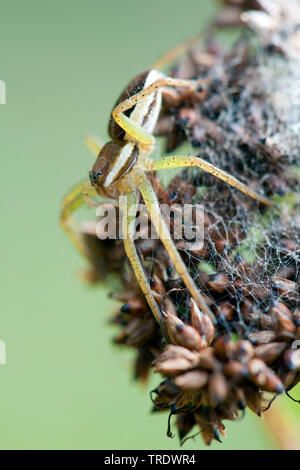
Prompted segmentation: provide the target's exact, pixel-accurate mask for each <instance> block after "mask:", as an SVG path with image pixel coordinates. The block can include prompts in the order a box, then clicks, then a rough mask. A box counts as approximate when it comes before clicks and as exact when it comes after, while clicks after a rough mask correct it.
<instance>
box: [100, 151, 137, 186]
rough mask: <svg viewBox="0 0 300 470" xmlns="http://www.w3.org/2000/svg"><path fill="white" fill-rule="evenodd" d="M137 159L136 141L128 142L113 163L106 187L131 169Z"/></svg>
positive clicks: (105, 183) (106, 180)
mask: <svg viewBox="0 0 300 470" xmlns="http://www.w3.org/2000/svg"><path fill="white" fill-rule="evenodd" d="M136 159H137V149H136V145H135V144H134V143H128V144H126V145H124V147H123V148H122V150H121V152H120V154H119V155H118V158H117V159H116V160H115V161H114V163H113V164H112V166H111V168H110V171H109V172H108V173H107V176H106V179H105V182H104V184H103V186H105V187H106V188H107V187H108V186H110V185H111V184H113V183H114V182H115V181H117V180H118V179H119V178H121V176H123V175H124V174H125V173H126V172H127V171H129V170H130V169H131V167H132V165H133V164H134V163H135V161H136Z"/></svg>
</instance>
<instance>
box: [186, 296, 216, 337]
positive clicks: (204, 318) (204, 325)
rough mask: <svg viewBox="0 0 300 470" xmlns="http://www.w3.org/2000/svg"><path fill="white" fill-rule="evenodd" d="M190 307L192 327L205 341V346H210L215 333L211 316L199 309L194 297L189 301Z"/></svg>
mask: <svg viewBox="0 0 300 470" xmlns="http://www.w3.org/2000/svg"><path fill="white" fill-rule="evenodd" d="M190 308H191V321H192V325H193V327H194V328H195V329H196V330H197V331H198V333H199V334H200V335H201V337H202V338H203V339H204V340H205V341H206V344H207V346H210V344H211V342H212V340H213V338H214V334H215V327H214V324H213V322H212V320H211V318H210V317H209V316H208V315H206V314H205V313H204V312H202V311H201V310H200V309H199V307H198V306H197V304H196V302H195V301H194V299H191V301H190Z"/></svg>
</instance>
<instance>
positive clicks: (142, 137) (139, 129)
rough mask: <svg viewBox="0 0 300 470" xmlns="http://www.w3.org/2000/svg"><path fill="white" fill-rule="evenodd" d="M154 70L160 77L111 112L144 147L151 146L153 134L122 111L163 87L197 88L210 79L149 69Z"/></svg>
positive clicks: (125, 129)
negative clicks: (179, 77) (172, 74)
mask: <svg viewBox="0 0 300 470" xmlns="http://www.w3.org/2000/svg"><path fill="white" fill-rule="evenodd" d="M155 72H156V73H157V75H158V76H159V75H160V78H158V79H157V80H155V81H154V82H153V83H151V84H149V85H148V86H146V87H145V88H143V89H142V90H141V91H140V92H139V93H136V94H135V95H133V96H131V97H130V98H128V99H126V100H124V101H122V102H121V103H119V104H118V105H117V106H116V107H115V109H114V110H113V112H112V117H113V119H114V120H115V121H116V123H117V124H118V125H119V126H120V127H121V128H122V129H123V130H124V131H125V132H126V133H127V135H128V136H129V137H130V138H131V139H133V140H135V141H136V142H138V143H140V144H142V145H144V146H145V147H147V146H149V147H150V148H152V147H153V145H154V142H155V139H154V137H153V135H152V134H151V133H150V132H148V131H147V130H146V129H145V124H142V123H138V122H135V120H133V119H132V118H131V117H128V116H126V115H125V114H124V113H125V112H126V111H128V110H129V109H131V108H133V107H134V106H135V105H136V104H138V103H141V102H143V100H145V99H146V98H147V97H148V96H149V95H151V94H155V93H158V92H160V90H161V89H162V88H163V87H167V86H168V87H188V88H197V87H198V86H200V85H201V84H203V83H206V82H208V81H210V79H203V80H183V79H178V78H172V77H165V76H162V75H161V73H160V72H157V71H155V70H152V71H150V73H155ZM148 112H150V114H151V109H148V110H146V113H145V114H146V115H147V113H148ZM157 117H158V115H157Z"/></svg>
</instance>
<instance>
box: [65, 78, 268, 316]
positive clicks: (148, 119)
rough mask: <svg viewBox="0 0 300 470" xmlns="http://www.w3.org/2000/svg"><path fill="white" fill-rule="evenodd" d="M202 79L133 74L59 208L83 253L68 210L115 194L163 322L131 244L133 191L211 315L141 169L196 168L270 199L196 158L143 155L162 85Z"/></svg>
mask: <svg viewBox="0 0 300 470" xmlns="http://www.w3.org/2000/svg"><path fill="white" fill-rule="evenodd" d="M204 81H207V80H205V79H204V80H183V79H177V78H171V77H168V76H166V75H164V74H163V73H162V72H160V71H158V70H156V69H151V70H148V71H146V72H144V73H142V74H140V75H138V76H137V77H135V78H134V79H133V80H132V81H131V82H130V83H129V85H128V86H127V88H126V89H125V90H124V91H123V93H122V94H121V96H120V97H119V99H118V100H117V102H116V105H115V107H114V109H113V111H112V115H111V120H110V122H109V128H108V130H109V135H110V138H111V141H110V142H108V143H107V144H106V145H104V146H103V148H100V146H98V144H97V142H96V141H91V143H92V146H93V148H94V150H97V153H98V157H97V159H96V161H95V163H94V165H93V167H92V169H91V171H90V173H89V175H90V181H89V182H85V183H81V184H80V185H78V186H77V187H76V188H75V189H73V190H72V191H71V192H70V193H69V194H68V195H67V196H66V198H65V200H64V203H63V208H62V213H61V223H62V226H63V228H64V230H65V231H66V232H67V234H68V235H69V236H70V237H71V239H72V241H73V242H74V243H75V245H76V246H77V247H78V249H79V250H80V251H81V252H82V253H83V254H85V249H84V245H83V243H82V240H81V237H80V233H79V230H78V229H77V228H76V225H75V224H74V222H73V219H72V217H71V215H72V213H73V212H74V211H75V210H76V209H77V208H78V207H80V206H81V205H82V204H84V203H85V202H87V200H88V198H90V197H91V196H92V195H93V194H98V195H100V196H104V197H108V198H111V199H118V198H119V208H120V211H121V213H122V215H123V217H122V220H123V242H124V247H125V251H126V254H127V257H128V259H129V261H130V263H131V266H132V269H133V271H134V273H135V276H136V278H137V281H138V283H139V285H140V288H141V290H142V292H143V293H144V295H145V297H146V299H147V302H148V304H149V307H150V309H151V311H152V312H153V315H154V317H155V318H156V320H157V321H158V322H159V323H161V322H162V321H163V314H162V312H161V311H160V308H159V306H158V304H157V303H156V300H155V298H154V296H153V295H152V292H151V288H150V285H149V282H148V279H147V277H146V275H145V272H144V269H143V266H142V263H141V261H140V259H139V256H138V253H137V251H136V248H135V243H134V221H135V216H132V215H130V214H132V213H136V210H135V208H136V205H137V202H138V196H139V194H140V195H141V196H142V198H143V200H144V203H145V206H146V209H147V211H148V214H149V216H150V219H151V221H152V223H153V226H154V227H155V230H156V231H157V234H158V236H159V238H160V240H161V242H162V243H163V245H164V247H165V249H166V250H167V252H168V255H169V256H170V259H171V261H172V263H173V265H174V268H175V269H176V271H177V273H178V274H179V275H180V276H181V278H182V280H183V282H184V284H185V285H186V287H187V289H188V291H189V293H190V295H191V296H192V298H193V299H194V300H195V302H196V303H197V304H198V306H199V308H201V309H202V311H204V312H205V313H206V314H207V315H209V316H210V318H211V319H212V320H213V321H215V319H214V315H213V313H212V311H211V309H210V308H209V306H208V305H207V304H206V302H205V300H204V297H203V296H202V294H201V292H200V290H199V288H198V286H197V285H196V284H195V282H194V280H193V279H192V277H191V276H190V274H189V272H188V270H187V267H186V265H185V264H184V262H183V261H182V259H181V256H180V254H179V252H178V250H177V248H176V246H175V244H174V242H173V240H172V238H171V236H170V232H169V229H168V227H167V224H166V223H165V220H164V219H163V217H162V214H161V210H160V205H159V202H158V199H157V196H156V193H155V191H154V189H153V187H152V185H151V183H150V181H149V179H148V177H147V173H148V172H153V171H157V170H168V169H173V168H183V167H198V168H200V169H202V170H204V171H205V172H208V173H211V174H213V175H215V176H216V177H217V178H219V179H221V180H223V181H225V182H226V183H228V184H230V185H231V186H233V187H235V188H237V189H238V190H240V191H242V192H243V193H245V194H247V195H248V196H250V197H252V198H254V199H256V200H258V201H260V202H262V203H264V204H267V205H271V204H272V202H271V201H270V200H268V199H266V198H265V197H263V196H260V195H259V194H257V193H255V192H254V191H253V190H251V189H250V188H249V187H248V186H246V185H245V184H243V183H242V182H240V181H239V180H238V179H236V178H235V177H234V176H231V175H229V174H228V173H226V172H225V171H223V170H221V169H219V168H217V167H215V166H213V165H212V164H211V163H209V162H207V161H206V160H203V159H202V158H200V157H196V156H178V155H173V156H166V157H164V158H159V159H158V160H153V159H152V158H150V157H149V155H150V154H151V153H152V151H153V149H154V147H155V139H154V136H153V131H154V128H155V125H156V122H157V120H158V116H159V112H160V109H161V103H162V99H163V96H164V92H165V91H166V89H167V88H168V87H175V91H176V87H188V88H191V89H194V90H195V89H196V90H197V88H198V87H199V86H201V84H203V82H204ZM120 196H126V197H120ZM91 204H92V203H91Z"/></svg>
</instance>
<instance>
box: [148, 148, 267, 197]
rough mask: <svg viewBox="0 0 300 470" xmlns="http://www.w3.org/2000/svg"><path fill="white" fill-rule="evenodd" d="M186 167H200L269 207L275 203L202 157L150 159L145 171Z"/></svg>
mask: <svg viewBox="0 0 300 470" xmlns="http://www.w3.org/2000/svg"><path fill="white" fill-rule="evenodd" d="M184 167H198V168H201V170H203V171H205V172H207V173H210V174H212V175H214V176H216V177H217V178H219V179H220V180H222V181H225V183H228V184H229V185H231V186H233V187H234V188H237V189H238V190H240V191H241V192H242V193H245V194H247V195H248V196H250V197H251V198H253V199H256V200H258V201H260V202H262V203H264V204H266V205H268V206H272V205H273V204H274V203H273V201H271V200H270V199H267V198H265V197H264V196H261V195H260V194H257V193H256V192H255V191H253V190H252V189H250V188H249V187H248V186H247V185H245V184H244V183H242V182H241V181H239V180H238V179H237V178H235V177H234V176H231V175H229V174H228V173H226V171H223V170H220V169H219V168H217V167H215V166H214V165H212V164H211V163H209V162H207V161H206V160H203V159H202V158H200V157H192V156H190V157H189V156H179V155H178V156H169V157H164V158H161V159H159V160H152V159H150V158H147V159H145V169H147V170H148V171H155V170H170V169H174V168H184Z"/></svg>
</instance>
